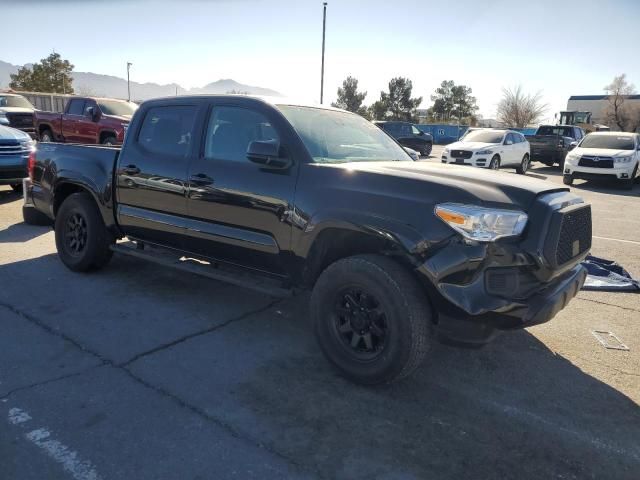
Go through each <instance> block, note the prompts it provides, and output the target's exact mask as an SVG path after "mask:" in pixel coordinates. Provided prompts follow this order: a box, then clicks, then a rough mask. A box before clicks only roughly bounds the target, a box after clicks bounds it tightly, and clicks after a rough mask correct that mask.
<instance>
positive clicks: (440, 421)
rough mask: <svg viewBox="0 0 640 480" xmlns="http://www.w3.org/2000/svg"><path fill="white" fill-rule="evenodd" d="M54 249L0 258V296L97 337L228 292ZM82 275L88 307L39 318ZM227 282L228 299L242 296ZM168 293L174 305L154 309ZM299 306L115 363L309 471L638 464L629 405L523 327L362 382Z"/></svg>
mask: <svg viewBox="0 0 640 480" xmlns="http://www.w3.org/2000/svg"><path fill="white" fill-rule="evenodd" d="M53 257H54V256H53V255H46V256H43V257H40V258H35V259H30V260H24V261H20V262H15V263H11V264H6V265H0V279H3V278H15V279H16V281H15V285H14V284H13V283H12V285H7V288H3V289H0V299H2V300H3V301H5V302H6V301H7V299H9V298H11V301H12V302H17V303H18V304H19V305H18V307H20V308H22V303H24V304H25V305H29V306H28V308H29V309H30V310H29V313H30V314H31V315H34V316H37V317H38V318H39V320H40V321H41V322H43V323H45V324H48V323H52V324H55V328H56V329H59V330H60V331H61V332H62V333H64V334H65V335H68V336H69V337H71V338H74V339H75V340H76V341H78V342H79V343H80V344H82V345H92V346H93V347H92V348H94V349H97V350H99V351H100V350H101V349H102V348H103V345H102V343H101V342H105V341H106V340H105V332H109V336H111V337H112V341H113V336H114V335H119V336H121V338H122V339H125V338H126V339H128V340H127V341H131V339H134V341H138V342H142V341H146V339H148V338H154V337H156V336H157V334H158V332H157V331H156V330H160V329H161V327H162V328H167V325H168V323H169V322H170V323H172V324H174V325H176V326H179V325H181V324H184V322H185V321H188V320H189V319H190V318H193V317H194V316H196V315H201V314H202V312H203V311H208V312H210V315H212V316H215V315H216V312H217V311H219V309H220V305H222V304H224V302H228V301H229V300H228V298H229V296H230V292H231V291H232V290H230V289H229V288H220V284H219V283H217V282H214V281H209V280H206V279H201V278H199V277H193V276H191V275H186V274H167V273H166V272H167V270H166V269H163V268H162V267H156V266H155V265H149V264H145V263H144V262H142V261H138V260H135V259H133V260H130V259H126V260H120V259H117V257H116V258H114V264H113V265H111V266H110V267H108V268H107V269H106V270H104V271H101V272H99V273H94V274H89V275H81V274H74V273H71V272H66V271H65V269H64V268H63V267H62V266H61V265H59V263H58V262H56V261H55V259H54V258H53ZM47 277H49V278H48V279H47ZM51 277H54V278H56V281H55V283H56V285H55V287H54V289H53V290H51V282H49V283H47V282H48V280H51ZM144 279H147V280H146V281H144ZM24 282H28V284H29V286H30V287H29V292H40V294H39V295H38V296H37V298H34V297H33V296H32V295H29V298H27V297H26V295H25V294H24V293H23V294H21V293H20V292H21V291H22V290H23V289H22V287H21V286H20V284H21V283H24ZM118 285H120V287H119V286H118ZM195 285H197V288H196V287H195ZM85 287H86V289H90V290H91V292H92V293H91V295H90V302H91V304H92V305H94V306H95V307H94V309H93V316H95V317H96V318H92V316H91V315H89V316H86V315H85V317H83V319H82V321H80V319H76V320H74V319H71V320H70V321H69V322H67V323H65V322H64V321H62V320H61V319H62V317H60V316H58V317H55V318H53V316H54V312H55V311H56V310H57V309H60V308H62V307H61V305H70V304H72V303H73V302H74V299H76V298H78V296H82V295H83V294H84V289H85ZM123 290H126V295H124V294H123ZM235 290H238V291H239V292H238V293H237V294H235V295H236V298H237V301H238V302H250V301H252V298H253V297H254V296H255V294H253V293H252V292H251V291H248V290H242V289H239V288H238V289H235ZM20 295H22V297H20ZM23 297H24V298H23ZM21 302H22V303H21ZM141 302H147V304H148V305H153V306H154V310H151V309H149V311H148V314H147V316H151V317H153V318H154V319H155V321H154V323H149V322H148V319H147V318H146V317H145V316H142V315H141V316H136V315H132V314H131V312H132V311H134V312H135V311H136V310H137V309H138V306H137V305H136V304H138V303H141ZM173 303H175V304H176V305H173V306H172V307H171V308H175V312H176V313H175V314H174V315H171V316H167V315H166V310H167V309H168V308H170V306H171V305H172V304H173ZM194 305H196V306H198V305H201V306H203V308H204V310H203V309H200V308H199V307H194ZM107 307H108V308H107ZM25 308H27V307H25ZM73 308H77V306H74V307H73ZM570 308H571V305H569V307H568V309H569V312H570ZM178 312H179V313H178ZM59 313H60V314H61V315H62V314H64V312H59ZM309 314H310V312H309V310H308V296H307V295H301V296H298V297H295V298H293V299H288V300H283V301H281V302H279V303H278V304H276V305H274V306H272V307H271V308H270V309H268V310H264V309H262V310H256V313H255V314H253V315H248V316H247V315H244V316H242V317H238V318H239V319H238V320H237V321H231V322H228V323H227V324H225V326H222V327H221V328H216V329H215V330H213V331H210V332H209V333H206V334H202V335H195V336H190V338H189V339H188V340H185V341H180V342H174V343H172V346H170V347H167V348H163V349H155V350H154V353H152V354H149V355H146V356H144V357H142V358H140V359H139V360H137V361H134V362H133V363H131V364H127V367H126V368H128V369H130V370H131V372H132V373H133V374H134V375H135V376H136V377H138V378H141V379H142V380H143V381H144V382H145V383H146V384H147V385H151V386H152V387H153V388H154V389H155V388H158V389H160V390H162V391H165V392H168V393H169V394H170V395H171V396H172V397H175V398H177V399H179V401H180V402H181V403H184V404H185V405H188V406H189V408H192V409H194V410H196V411H199V412H203V413H204V414H205V415H206V417H207V418H209V419H210V420H213V421H214V422H216V423H217V424H221V425H225V428H228V429H230V430H231V431H233V432H234V435H237V436H239V437H241V438H249V439H251V442H254V443H259V444H260V445H263V446H264V447H265V448H266V449H267V450H269V451H271V452H277V454H278V455H279V456H282V457H284V458H287V459H288V460H289V461H291V462H292V463H294V464H297V465H299V466H302V467H303V468H305V469H306V470H308V471H311V472H314V476H315V475H316V474H317V475H318V476H320V477H324V478H349V479H370V478H385V479H405V478H411V479H413V478H439V479H460V478H520V479H536V480H538V479H540V478H552V477H553V478H616V479H625V478H629V479H635V478H637V472H638V469H639V468H640V446H639V445H638V442H637V439H638V438H640V409H639V408H638V405H637V404H636V403H635V402H634V401H633V400H632V399H630V398H629V397H627V396H626V395H624V394H623V393H621V392H619V391H618V390H616V389H614V388H612V387H611V386H609V385H607V384H606V383H603V382H601V381H600V380H598V379H597V378H594V377H593V376H591V375H589V374H588V373H586V372H585V371H583V370H581V369H580V368H579V367H577V366H575V365H573V364H572V363H571V362H570V361H569V360H567V359H565V358H564V357H562V356H561V355H558V354H556V353H555V352H554V351H552V350H550V349H549V348H547V346H546V345H545V344H544V343H542V342H541V341H540V340H538V339H537V338H536V337H535V336H534V335H532V334H530V333H529V332H527V331H517V332H509V333H505V334H504V335H502V336H500V337H498V338H497V339H496V340H495V341H494V343H492V344H490V345H489V346H487V347H485V348H484V349H481V350H461V349H456V348H453V347H447V346H444V345H440V344H435V345H434V346H433V348H432V351H431V352H430V354H429V355H428V357H427V361H426V362H425V365H423V367H422V368H421V369H420V370H418V371H417V372H416V373H415V374H414V375H412V376H411V377H409V378H407V379H405V380H403V381H401V382H400V383H397V384H394V385H387V386H378V387H362V386H358V385H354V384H352V383H350V382H348V381H345V380H344V379H342V378H341V377H339V376H338V375H337V374H336V373H335V372H334V371H333V370H332V369H331V367H330V366H329V365H328V363H327V362H326V361H325V360H324V358H323V357H322V355H321V354H320V352H319V349H318V347H317V345H316V343H315V340H314V338H313V336H312V332H311V330H312V329H311V326H310V325H309V320H308V319H309V318H310V315H309ZM49 317H51V318H49ZM163 317H166V318H165V320H163V322H164V323H159V322H158V319H159V318H163ZM553 321H564V322H570V321H571V315H570V313H569V314H566V311H565V312H562V313H561V314H560V316H559V318H556V319H554V320H553ZM72 328H76V329H77V330H74V331H70V329H72ZM136 339H137V340H136ZM567 341H570V340H569V339H567ZM163 342H165V343H164V344H166V345H168V344H170V343H171V342H166V339H163ZM141 427H142V428H143V429H144V425H141ZM185 461H188V460H185Z"/></svg>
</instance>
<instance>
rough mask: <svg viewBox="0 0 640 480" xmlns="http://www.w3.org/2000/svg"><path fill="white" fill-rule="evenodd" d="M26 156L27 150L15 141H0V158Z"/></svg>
mask: <svg viewBox="0 0 640 480" xmlns="http://www.w3.org/2000/svg"><path fill="white" fill-rule="evenodd" d="M28 154H29V149H27V148H25V147H24V146H23V145H21V144H20V142H18V141H17V140H0V157H6V156H15V155H28Z"/></svg>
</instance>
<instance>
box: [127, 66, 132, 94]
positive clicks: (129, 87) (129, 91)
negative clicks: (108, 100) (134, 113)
mask: <svg viewBox="0 0 640 480" xmlns="http://www.w3.org/2000/svg"><path fill="white" fill-rule="evenodd" d="M131 65H133V63H131V62H127V101H128V102H130V101H131V84H130V83H129V69H130V68H131Z"/></svg>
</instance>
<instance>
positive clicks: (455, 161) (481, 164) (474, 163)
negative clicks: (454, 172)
mask: <svg viewBox="0 0 640 480" xmlns="http://www.w3.org/2000/svg"><path fill="white" fill-rule="evenodd" d="M441 160H442V163H448V164H452V165H467V166H470V167H478V168H489V164H490V163H491V159H490V158H486V155H485V156H483V155H475V154H474V155H473V156H472V157H471V158H453V157H449V156H446V155H443V156H442V159H441Z"/></svg>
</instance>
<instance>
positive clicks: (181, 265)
mask: <svg viewBox="0 0 640 480" xmlns="http://www.w3.org/2000/svg"><path fill="white" fill-rule="evenodd" d="M110 248H111V250H113V251H114V252H116V253H122V254H124V255H129V256H130V257H136V258H141V259H143V260H147V261H150V262H153V263H156V264H159V265H163V266H165V267H171V268H175V269H177V270H182V271H184V272H189V273H193V274H195V275H200V276H203V277H208V278H211V279H213V280H218V281H221V282H225V283H230V284H231V285H236V286H238V287H244V288H249V289H251V290H255V291H258V292H261V293H265V294H267V295H270V296H272V297H291V296H293V295H294V291H293V290H292V289H289V288H286V287H283V286H282V281H279V280H277V279H274V278H270V277H268V276H266V275H260V274H258V273H251V272H248V271H246V270H243V269H241V268H240V267H232V266H228V265H224V266H223V264H213V263H210V262H208V261H205V260H201V259H198V258H193V257H187V256H185V255H184V254H182V253H180V252H175V251H173V250H169V249H165V248H161V247H155V246H149V244H145V245H144V247H143V248H139V247H138V244H137V243H136V242H131V241H126V242H119V243H116V244H114V245H111V247H110Z"/></svg>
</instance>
